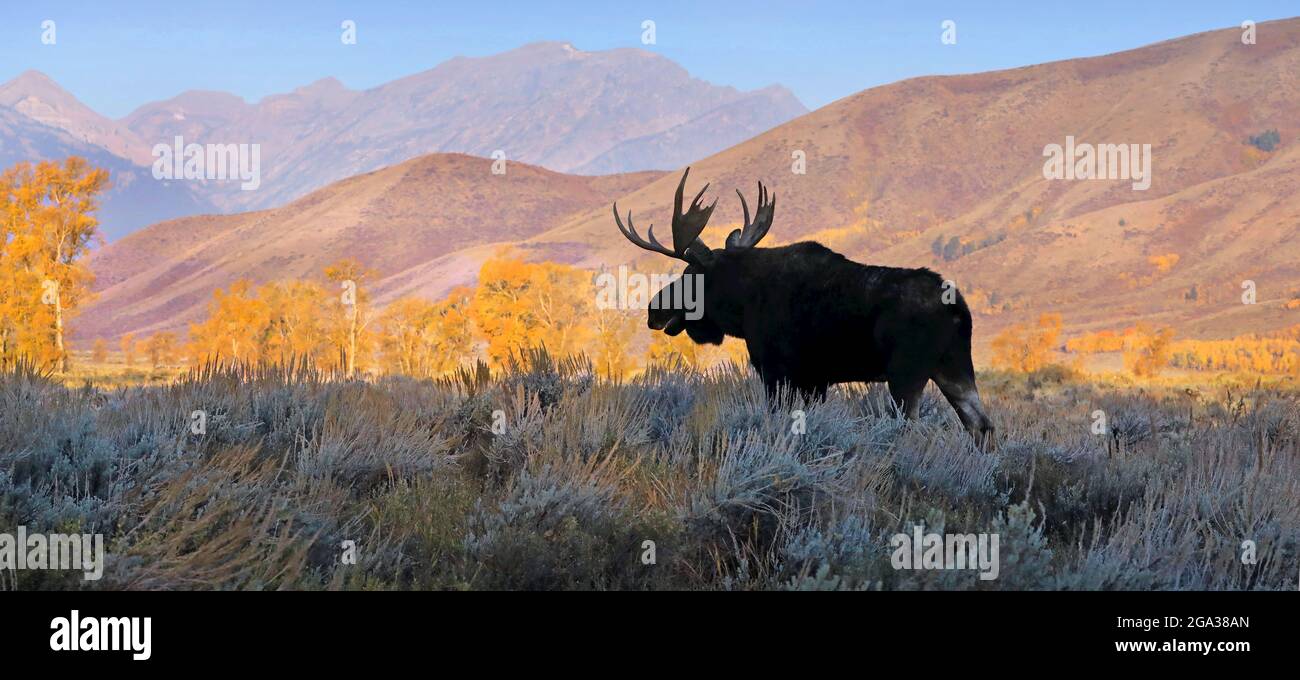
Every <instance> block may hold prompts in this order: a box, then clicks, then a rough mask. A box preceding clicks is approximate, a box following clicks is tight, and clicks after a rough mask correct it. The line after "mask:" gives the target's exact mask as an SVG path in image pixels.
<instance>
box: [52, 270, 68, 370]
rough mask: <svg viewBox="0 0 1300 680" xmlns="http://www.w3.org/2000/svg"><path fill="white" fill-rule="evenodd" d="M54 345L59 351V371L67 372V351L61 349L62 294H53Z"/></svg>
mask: <svg viewBox="0 0 1300 680" xmlns="http://www.w3.org/2000/svg"><path fill="white" fill-rule="evenodd" d="M54 347H55V349H57V350H58V352H59V372H60V373H67V372H68V353H67V352H66V351H64V349H63V295H62V294H60V293H59V292H58V290H57V289H56V290H55V294H54Z"/></svg>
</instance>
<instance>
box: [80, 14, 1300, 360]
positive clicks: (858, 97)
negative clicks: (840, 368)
mask: <svg viewBox="0 0 1300 680" xmlns="http://www.w3.org/2000/svg"><path fill="white" fill-rule="evenodd" d="M1258 31H1259V36H1260V39H1259V41H1258V43H1257V44H1253V45H1246V44H1243V43H1242V41H1241V39H1240V38H1241V33H1240V30H1238V29H1235V28H1234V29H1226V30H1221V31H1211V32H1207V33H1201V34H1197V35H1192V36H1187V37H1184V38H1180V39H1176V40H1171V41H1166V42H1162V43H1157V44H1154V45H1149V46H1146V47H1141V48H1138V49H1134V50H1130V51H1126V52H1120V53H1116V54H1111V55H1106V56H1100V57H1092V58H1084V59H1072V60H1067V61H1060V62H1053V63H1048V64H1040V65H1034V66H1027V67H1023V68H1016V69H1010V70H1005V71H997V72H989V73H980V74H970V75H956V76H934V77H923V78H915V79H910V80H905V81H901V82H898V83H894V84H890V85H886V86H882V87H877V88H872V89H869V90H865V91H863V92H860V93H858V94H855V95H852V96H850V97H846V98H844V99H842V100H839V101H837V102H834V103H832V104H830V105H828V106H825V107H823V108H821V109H818V110H816V111H813V112H811V113H808V114H806V115H803V116H800V117H798V118H795V119H793V120H790V121H788V122H786V123H783V124H781V125H778V126H776V127H775V128H773V129H771V130H769V131H766V132H763V133H761V134H758V135H756V136H753V137H752V138H749V139H746V140H744V141H742V142H740V143H737V144H735V145H733V146H731V147H730V148H727V149H725V150H723V151H720V152H718V153H714V154H711V155H702V156H700V157H698V158H696V159H694V160H693V161H692V162H691V167H692V170H691V174H690V178H691V182H690V185H691V188H692V190H697V189H698V187H701V186H703V184H704V183H705V182H710V183H711V186H712V188H711V189H710V192H709V193H710V194H711V195H715V196H719V197H721V200H720V201H719V203H718V209H717V211H716V212H715V213H714V216H713V220H712V223H711V226H710V228H709V230H707V231H706V232H705V234H704V238H705V240H706V241H707V242H709V243H711V244H713V245H714V246H715V247H716V246H720V245H721V244H722V241H723V237H724V236H725V234H726V233H727V231H729V230H730V229H732V228H735V227H736V226H737V225H738V224H739V222H740V219H741V215H740V205H739V202H738V201H737V200H736V199H735V195H734V190H735V189H742V190H744V191H746V192H747V193H748V194H749V198H750V201H751V205H752V202H753V200H754V199H755V197H754V187H755V183H756V182H757V181H759V180H761V181H764V182H765V183H767V184H768V186H769V187H771V189H772V190H773V191H774V192H775V194H776V195H777V197H778V204H777V210H776V219H775V222H774V226H773V227H772V230H771V233H770V235H769V236H768V241H770V242H771V244H779V243H789V242H794V241H798V240H803V239H815V240H818V241H821V242H823V243H825V244H827V245H829V246H831V247H832V248H834V249H836V250H839V251H840V252H843V253H844V254H846V255H848V256H850V257H852V258H854V259H857V260H859V261H862V262H867V263H873V264H888V265H895V266H926V267H931V268H934V269H936V270H937V271H939V272H941V273H942V274H943V275H944V276H945V277H946V278H948V279H950V280H952V281H954V282H955V283H956V284H957V285H958V286H959V287H960V288H961V289H962V291H963V292H964V293H965V294H966V296H967V298H968V300H969V301H970V302H971V305H972V307H973V308H974V311H975V312H976V316H977V321H976V329H977V331H976V335H977V343H981V344H982V345H984V346H985V347H986V346H987V342H988V339H989V338H990V337H991V336H992V335H993V334H994V333H995V332H996V331H997V330H998V329H999V328H1002V327H1004V326H1006V325H1008V324H1011V323H1016V322H1025V321H1032V320H1034V319H1035V318H1036V317H1037V315H1039V314H1041V313H1044V312H1056V313H1060V314H1062V316H1063V318H1064V320H1065V322H1066V324H1067V327H1068V328H1069V329H1071V330H1072V331H1078V330H1091V329H1100V328H1115V327H1119V326H1128V325H1132V324H1134V323H1137V322H1139V321H1145V322H1149V323H1152V324H1156V325H1170V326H1173V327H1175V328H1176V329H1177V331H1178V333H1179V335H1180V336H1191V337H1229V336H1233V335H1238V334H1243V333H1249V332H1258V331H1265V330H1271V329H1276V328H1280V327H1283V326H1289V325H1294V324H1297V323H1300V312H1297V311H1296V310H1294V309H1287V305H1285V304H1284V303H1285V302H1286V301H1287V300H1289V299H1291V297H1292V296H1300V244H1298V240H1297V238H1296V236H1297V232H1300V201H1297V200H1296V198H1295V197H1296V196H1297V194H1300V144H1296V143H1295V140H1296V137H1297V135H1300V120H1297V119H1296V117H1295V111H1297V110H1300V19H1288V20H1284V21H1275V22H1268V23H1261V24H1259V26H1258ZM636 94H637V96H638V97H645V96H647V95H646V92H645V91H636ZM668 94H669V93H667V92H665V93H663V96H668ZM350 106H351V105H350ZM697 119H698V118H697ZM1268 131H1275V132H1276V133H1277V135H1276V137H1277V138H1278V139H1279V140H1280V142H1279V143H1276V144H1260V143H1259V142H1258V140H1259V139H1260V138H1261V137H1262V136H1265V135H1264V133H1265V132H1268ZM135 133H136V134H139V132H138V131H135ZM636 139H640V138H639V137H638V138H636ZM1067 140H1069V141H1068V143H1070V144H1071V145H1073V143H1074V142H1077V143H1079V144H1091V145H1137V146H1136V149H1137V150H1138V153H1141V150H1142V149H1143V148H1149V154H1150V156H1149V159H1150V168H1151V170H1150V183H1149V187H1147V188H1146V189H1145V190H1138V189H1135V188H1134V182H1132V181H1129V180H1116V179H1078V180H1064V179H1050V178H1048V176H1047V175H1046V174H1045V168H1044V165H1045V161H1046V160H1047V159H1048V158H1049V157H1050V154H1049V153H1048V150H1049V149H1050V148H1051V146H1052V145H1065V144H1067ZM1147 145H1149V147H1148V146H1147ZM619 146H620V147H622V148H623V150H624V151H623V152H622V153H627V154H636V153H641V152H643V151H645V152H647V153H648V150H649V149H652V148H653V147H654V146H655V144H653V143H649V142H641V143H635V142H631V141H624V142H620V144H619ZM536 148H537V149H538V151H536V152H537V153H546V152H545V151H544V148H545V147H543V146H539V147H536ZM551 153H553V154H554V155H552V156H550V158H551V159H552V160H553V161H554V159H557V158H563V159H564V160H563V162H564V163H569V164H574V165H575V166H576V167H578V168H581V167H584V166H586V165H588V164H592V163H596V162H597V160H596V159H599V158H600V157H601V156H602V155H605V154H608V153H609V151H608V150H607V151H602V152H600V153H594V152H592V151H590V150H571V149H568V148H567V147H566V146H565V145H557V146H555V147H553V148H552V152H551ZM490 164H491V161H490V160H489V159H484V158H471V157H467V156H457V155H432V156H427V157H423V158H419V159H417V160H414V161H410V162H407V163H404V164H402V165H398V166H394V167H391V168H388V169H385V170H382V171H379V172H375V173H370V174H368V175H363V176H360V177H353V178H350V179H346V180H342V181H340V182H336V183H334V184H331V185H329V186H327V187H325V188H324V189H321V190H319V191H317V192H315V193H312V194H310V195H307V196H305V197H303V198H300V199H298V200H297V201H296V202H293V203H290V204H288V205H285V206H284V207H282V208H277V209H274V210H269V211H261V212H254V213H248V214H245V215H232V216H225V217H198V218H190V219H187V220H178V221H170V222H164V223H161V224H157V225H154V226H152V227H149V228H148V229H146V230H143V231H141V232H139V233H137V234H135V235H133V236H132V237H130V238H128V239H123V240H121V241H120V242H117V243H115V244H112V245H110V246H109V247H108V248H106V249H104V250H103V251H102V252H100V253H97V254H96V255H95V257H94V258H93V260H92V266H93V268H94V269H95V271H96V273H97V274H98V276H99V282H100V283H99V286H100V290H101V298H100V302H98V303H97V304H96V305H94V306H92V307H91V308H89V309H88V310H87V311H86V314H85V315H84V316H83V317H82V318H81V319H79V324H81V325H80V326H79V328H80V329H81V332H82V333H83V334H87V335H113V334H117V333H120V332H124V331H127V330H137V331H138V330H157V329H162V328H173V329H183V328H184V322H185V321H187V320H193V319H194V318H196V317H197V316H198V315H200V314H201V313H202V309H203V305H204V304H206V300H207V299H208V296H209V295H210V292H211V289H212V288H214V287H217V286H223V285H228V284H229V282H231V281H233V280H234V279H235V278H239V277H244V276H248V277H251V278H254V279H257V280H269V279H271V278H275V277H278V276H297V275H301V274H302V272H307V271H309V270H314V269H317V268H318V267H319V265H320V262H319V260H323V259H328V257H331V256H332V255H333V254H335V253H344V252H346V253H350V254H354V255H356V256H357V257H359V258H360V259H362V260H363V261H364V262H365V263H366V264H368V265H369V266H372V267H374V268H376V269H377V270H379V271H380V273H381V274H382V275H383V278H382V279H381V280H380V281H379V282H378V283H377V285H376V286H375V290H376V292H377V299H378V300H379V301H380V302H381V303H382V302H384V301H389V300H392V299H395V298H396V297H398V296H402V295H411V294H414V295H423V296H427V297H432V298H436V297H438V296H441V295H443V294H445V293H446V292H447V290H449V289H450V288H451V287H452V286H455V285H460V284H466V283H472V282H473V280H474V277H475V274H476V272H477V270H478V265H479V264H480V263H481V262H482V261H483V260H484V259H485V258H487V257H490V256H491V255H492V254H493V253H495V252H499V250H500V249H501V248H503V247H510V248H513V249H514V251H515V252H517V253H522V254H523V255H524V256H526V257H528V258H531V259H536V260H551V261H559V262H566V263H571V264H574V265H578V266H583V267H588V268H593V269H594V268H597V267H602V266H614V265H617V264H620V263H628V262H630V263H632V264H634V265H635V266H637V267H638V268H641V269H644V270H647V271H674V270H680V263H674V262H673V261H671V260H668V259H666V258H662V257H659V256H655V255H652V254H648V253H645V252H644V251H640V250H637V249H636V248H634V247H633V246H632V245H631V244H629V243H627V242H626V241H625V240H624V239H623V238H622V237H621V236H620V235H619V234H618V232H617V231H616V230H615V228H614V226H613V223H612V219H611V217H610V212H609V204H610V202H611V201H612V200H614V199H615V198H616V199H617V200H618V202H619V207H620V209H621V210H624V211H627V210H631V211H632V212H633V214H634V215H635V216H636V217H637V223H638V224H640V225H648V224H650V223H652V222H653V223H655V224H658V225H660V231H661V232H663V233H666V229H667V226H668V223H669V215H670V211H671V201H672V194H673V189H674V188H675V186H676V183H677V180H678V177H679V170H680V168H679V169H678V171H674V172H671V173H639V174H629V175H615V176H611V177H606V178H601V179H594V178H591V177H579V176H573V175H565V174H559V173H555V172H551V171H548V170H543V169H541V168H536V167H530V166H528V165H525V164H521V163H513V164H510V165H509V168H510V169H509V171H508V172H507V174H506V175H504V176H497V175H493V174H492V173H491V172H490V171H489V170H488V167H489V165H490ZM684 164H685V163H684V162H682V163H679V165H684ZM503 200H504V201H506V202H507V203H508V204H509V205H502V204H501V203H500V201H503ZM340 206H348V207H347V209H346V210H345V209H344V208H342V207H340ZM417 227H418V229H419V231H416V229H417ZM315 232H319V233H315ZM169 244H171V245H169ZM144 265H147V266H144ZM1247 285H1249V286H1253V287H1255V288H1256V289H1257V290H1258V295H1257V302H1256V303H1255V304H1244V303H1243V298H1242V291H1243V286H1247Z"/></svg>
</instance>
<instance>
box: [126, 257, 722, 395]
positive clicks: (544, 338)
mask: <svg viewBox="0 0 1300 680" xmlns="http://www.w3.org/2000/svg"><path fill="white" fill-rule="evenodd" d="M323 274H324V276H323V277H322V280H320V281H281V282H272V283H267V284H264V285H261V286H257V285H255V284H254V283H252V282H250V281H238V282H236V283H234V284H232V285H231V286H230V287H229V288H228V289H223V290H218V291H216V292H215V293H214V294H213V298H212V300H211V302H209V304H208V315H207V317H206V318H205V319H204V320H203V321H201V322H199V323H195V324H192V325H191V326H190V331H189V336H190V342H189V344H188V347H187V352H186V353H187V354H188V356H189V358H190V359H191V360H193V361H196V362H199V363H204V362H210V361H218V362H229V361H232V360H233V361H244V362H260V363H270V364H279V365H284V364H286V363H288V362H290V361H298V362H306V363H308V364H310V365H313V366H315V367H317V368H321V369H325V370H337V371H341V372H344V373H349V374H350V373H354V372H363V373H370V374H381V373H391V374H402V375H411V376H418V377H436V376H440V375H445V374H448V373H450V372H453V371H455V370H456V369H458V368H461V367H463V366H466V365H470V364H473V363H474V362H476V361H483V362H485V363H486V364H487V365H489V366H491V367H494V368H502V367H505V366H507V365H509V364H510V362H511V361H513V360H515V359H518V358H520V357H522V356H524V354H525V353H526V352H527V351H528V350H530V349H533V348H537V347H545V348H546V350H547V352H549V353H550V354H551V355H553V356H557V357H562V356H577V355H581V356H585V357H586V358H587V359H588V360H589V361H591V363H592V365H593V367H595V369H596V370H597V371H599V372H600V373H601V374H603V375H606V376H612V377H623V376H630V375H633V374H635V373H637V372H639V371H641V370H643V369H644V367H645V366H647V365H649V364H653V363H669V364H676V363H678V362H680V363H682V364H684V365H687V366H691V367H696V368H707V367H710V366H713V365H715V364H718V363H722V362H726V361H733V362H744V361H745V360H746V358H747V354H746V352H745V348H744V344H743V343H742V342H739V341H735V340H728V342H726V343H724V344H723V345H722V346H721V347H717V346H701V345H696V344H695V343H693V342H692V341H691V340H690V339H689V338H688V337H687V336H686V335H685V334H683V335H680V336H677V337H676V338H669V337H668V336H666V335H663V334H662V333H651V332H650V331H649V330H648V329H647V328H646V326H645V321H644V318H645V317H644V311H643V310H636V309H628V310H623V309H602V308H600V307H599V306H598V305H597V296H596V288H595V286H594V285H593V275H592V272H590V271H587V270H583V269H579V268H576V267H571V266H568V265H564V264H558V263H553V262H540V263H533V262H525V261H522V260H519V259H516V258H512V257H509V256H507V255H501V256H498V257H494V258H491V259H489V260H488V261H486V262H484V264H483V265H482V267H481V269H480V270H479V277H478V283H477V285H475V286H473V287H463V286H462V287H458V288H455V289H454V290H452V291H451V292H450V293H449V294H448V295H447V296H446V297H445V298H443V299H442V300H438V301H434V300H429V299H426V298H421V297H404V298H399V299H396V300H393V301H391V302H389V303H387V304H386V305H384V306H383V308H382V309H377V308H376V307H372V303H371V291H370V290H369V287H368V286H367V285H366V282H367V281H369V280H371V279H372V278H373V274H372V273H370V272H368V271H367V270H365V269H364V268H362V267H361V266H360V265H359V264H358V263H356V262H354V261H343V262H339V263H336V264H334V265H331V266H330V267H329V268H327V269H326V271H325V272H323ZM152 342H153V340H152V339H150V340H147V341H145V347H151V346H152V345H151V344H150V343H152ZM146 353H148V354H149V356H150V358H151V359H152V356H153V355H152V353H150V352H147V351H146Z"/></svg>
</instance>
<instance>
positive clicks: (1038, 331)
mask: <svg viewBox="0 0 1300 680" xmlns="http://www.w3.org/2000/svg"><path fill="white" fill-rule="evenodd" d="M1060 338H1061V315H1060V314H1043V315H1041V316H1039V317H1038V323H1037V324H1036V325H1033V326H1030V325H1028V324H1014V325H1012V326H1010V327H1009V328H1007V329H1006V330H1004V331H1002V332H1001V333H999V334H998V335H997V336H996V337H995V338H993V365H994V366H995V367H997V368H1001V369H1004V370H1009V371H1016V372H1021V373H1032V372H1034V371H1038V370H1040V369H1043V368H1046V367H1047V366H1048V364H1050V363H1051V359H1052V351H1053V350H1054V349H1055V348H1056V347H1057V346H1058V345H1059V343H1060Z"/></svg>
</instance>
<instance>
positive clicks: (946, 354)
mask: <svg viewBox="0 0 1300 680" xmlns="http://www.w3.org/2000/svg"><path fill="white" fill-rule="evenodd" d="M689 174H690V168H687V169H686V172H684V173H682V179H681V182H680V183H678V185H677V194H676V196H675V197H674V199H673V221H672V242H673V247H672V248H671V249H670V248H668V247H665V246H663V245H662V244H660V242H659V241H658V240H656V239H655V236H654V227H653V225H651V227H650V229H648V230H647V231H646V234H647V237H648V240H647V239H646V238H642V237H641V236H640V235H639V234H638V233H637V231H636V227H635V225H633V224H632V213H631V212H628V214H627V224H626V225H624V224H623V220H622V219H620V218H619V214H618V204H617V203H615V204H614V221H615V223H616V224H617V225H618V229H619V231H620V232H622V233H623V236H625V237H626V238H627V239H628V240H629V241H631V242H632V243H634V244H636V245H637V246H639V247H641V248H644V249H646V250H649V251H653V252H656V253H660V254H663V255H667V256H668V257H672V258H676V259H678V260H682V261H684V262H686V265H687V266H686V271H685V272H684V273H683V275H682V276H681V277H679V278H677V279H675V280H674V281H673V282H672V283H670V284H668V285H667V286H665V287H664V288H662V289H661V290H660V291H659V292H658V293H656V294H655V297H654V298H653V299H652V300H651V303H650V311H649V318H648V321H647V323H648V325H649V326H650V328H651V329H653V330H662V331H663V332H664V333H667V334H668V335H671V336H676V335H677V334H679V333H681V332H682V331H683V330H685V331H686V334H687V335H688V336H689V337H690V338H691V340H693V341H695V342H696V343H700V344H704V343H709V344H721V342H722V340H723V337H724V336H728V335H730V336H732V337H734V338H740V339H742V340H744V341H745V345H746V347H747V348H748V349H749V361H750V363H751V364H753V366H754V368H755V370H757V371H758V374H759V376H760V377H761V378H762V380H763V384H764V385H765V387H766V388H767V391H768V393H769V395H775V394H776V392H777V390H778V388H779V387H780V386H781V385H783V384H784V385H786V386H788V388H792V389H794V390H796V391H798V392H799V393H801V394H803V395H805V396H807V397H817V398H822V397H824V396H825V394H826V390H827V388H828V387H829V386H830V385H831V384H832V383H842V382H880V381H884V382H886V383H887V384H888V386H889V393H890V395H891V396H892V397H893V399H894V401H895V403H896V404H897V405H898V407H899V408H900V410H901V411H902V413H903V414H904V415H905V416H907V417H908V418H915V417H916V416H917V412H918V409H919V406H920V399H921V393H922V391H923V390H924V389H925V385H926V383H927V382H928V381H930V380H933V381H934V382H935V384H936V385H938V387H939V390H940V391H941V392H943V395H944V397H945V398H947V400H948V403H950V404H952V407H953V409H954V410H956V412H957V416H958V417H959V418H960V419H961V422H962V424H963V425H964V426H965V427H966V429H967V430H968V431H969V432H970V433H971V435H972V436H974V437H975V438H976V439H977V440H978V441H981V442H983V441H986V440H987V439H989V438H990V437H991V436H992V433H993V423H992V421H990V420H989V418H988V416H987V415H986V414H985V413H984V409H983V407H982V406H981V405H980V397H979V391H978V389H977V388H976V386H975V368H974V366H973V364H972V362H971V314H970V309H969V308H968V307H967V306H966V301H965V300H964V299H962V297H961V293H960V292H958V291H957V290H956V289H954V288H951V287H949V288H945V285H944V281H943V279H942V278H940V276H939V275H938V274H936V273H934V272H933V271H930V270H929V269H903V268H898V267H878V266H871V265H864V264H859V263H857V262H854V261H852V260H849V259H848V258H846V257H844V256H843V255H840V254H839V253H836V252H835V251H833V250H831V249H829V248H827V247H825V246H823V245H821V244H820V243H816V242H812V241H804V242H801V243H793V244H790V245H785V246H779V247H775V248H758V247H756V246H757V245H758V242H759V241H761V240H762V239H763V237H764V236H765V235H766V234H767V231H768V229H769V228H771V226H772V215H773V212H774V211H775V209H776V196H775V195H772V196H770V197H769V195H768V191H767V188H766V187H764V186H763V184H762V182H759V184H758V205H757V207H756V209H755V211H754V219H753V221H752V222H751V221H750V215H749V205H748V204H747V203H746V202H745V196H744V194H742V193H740V191H739V190H737V191H736V194H737V195H738V196H740V206H741V209H742V210H743V211H744V220H745V221H744V226H743V227H742V228H740V229H736V230H734V231H732V232H731V234H730V235H728V236H727V240H726V247H725V248H721V249H717V250H714V249H711V248H709V247H708V246H707V245H705V243H704V241H702V240H701V239H700V233H701V232H702V231H703V230H704V226H705V225H706V224H707V223H708V221H709V216H710V215H712V214H713V209H714V207H716V206H717V200H714V201H713V203H712V204H711V205H709V206H708V207H703V206H702V205H701V203H700V199H701V198H702V197H703V196H704V192H705V191H707V190H708V188H709V187H708V185H707V184H706V185H705V186H704V188H703V189H701V190H700V192H699V193H698V194H696V196H695V199H694V200H693V201H691V205H690V208H689V209H688V210H687V211H686V212H684V213H683V212H682V193H683V191H684V190H685V188H686V177H687V175H689ZM693 277H700V278H699V279H698V280H694V279H693ZM700 281H702V287H701V289H700V290H701V291H702V303H703V305H702V307H703V313H702V314H687V312H686V310H685V309H683V307H682V305H681V304H680V302H677V303H675V302H674V301H681V300H682V299H683V294H682V293H683V291H682V290H681V289H680V287H681V286H683V285H687V282H691V283H692V284H694V285H699V282H700ZM949 286H951V284H949ZM945 293H946V295H945Z"/></svg>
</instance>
